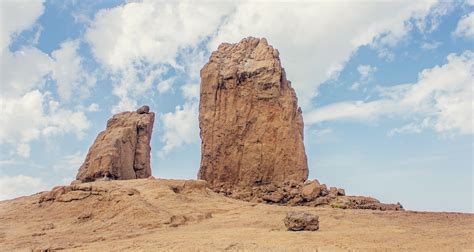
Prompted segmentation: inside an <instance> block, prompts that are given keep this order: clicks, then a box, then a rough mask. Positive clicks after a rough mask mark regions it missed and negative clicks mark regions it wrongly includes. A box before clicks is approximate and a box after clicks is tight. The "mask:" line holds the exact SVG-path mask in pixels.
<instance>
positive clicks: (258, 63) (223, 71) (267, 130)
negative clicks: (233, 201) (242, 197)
mask: <svg viewBox="0 0 474 252" xmlns="http://www.w3.org/2000/svg"><path fill="white" fill-rule="evenodd" d="M199 127H200V129H201V139H202V144H201V167H200V170H199V174H198V177H199V178H200V179H204V180H207V182H208V183H209V186H211V187H214V188H216V187H224V186H225V187H228V186H235V185H238V186H253V185H260V184H266V183H282V182H284V181H297V182H303V181H305V180H306V179H307V176H308V165H307V160H306V154H305V149H304V144H303V118H302V115H301V109H300V107H298V102H297V98H296V93H295V91H294V89H293V88H292V87H291V82H290V81H288V80H287V79H286V75H285V70H284V69H283V68H282V66H281V63H280V58H279V53H278V51H277V50H276V49H274V48H273V47H272V46H270V45H268V43H267V41H266V39H264V38H262V39H258V38H246V39H243V40H242V41H240V42H239V43H237V44H228V43H224V44H221V45H220V46H219V48H218V50H217V51H215V52H213V53H212V55H211V57H210V59H209V62H208V63H207V64H206V65H205V66H204V68H203V69H202V70H201V91H200V105H199Z"/></svg>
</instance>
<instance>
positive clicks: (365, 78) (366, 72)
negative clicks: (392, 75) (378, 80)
mask: <svg viewBox="0 0 474 252" xmlns="http://www.w3.org/2000/svg"><path fill="white" fill-rule="evenodd" d="M357 71H358V72H359V75H360V77H359V80H358V81H356V82H355V83H354V84H353V85H352V86H351V87H350V89H351V90H358V89H359V88H360V87H361V86H362V85H365V84H367V83H368V82H369V81H372V79H373V75H374V73H375V72H376V71H377V67H375V66H370V65H359V66H357Z"/></svg>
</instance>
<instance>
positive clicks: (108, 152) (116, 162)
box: [76, 106, 155, 182]
mask: <svg viewBox="0 0 474 252" xmlns="http://www.w3.org/2000/svg"><path fill="white" fill-rule="evenodd" d="M154 120H155V113H153V112H150V108H149V107H148V106H143V107H141V108H139V109H138V110H137V111H135V112H122V113H119V114H116V115H114V116H113V117H112V118H111V119H109V120H108V121H107V128H106V129H105V130H104V131H102V132H100V133H99V135H98V136H97V138H96V139H95V141H94V144H92V146H91V147H90V149H89V152H88V153H87V156H86V160H85V161H84V163H83V164H82V166H81V167H80V168H79V171H78V173H77V176H76V179H77V180H80V181H82V182H88V181H94V180H96V179H99V178H106V179H136V178H146V177H149V176H151V165H150V151H151V147H150V141H151V134H152V130H153V122H154Z"/></svg>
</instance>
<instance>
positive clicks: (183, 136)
mask: <svg viewBox="0 0 474 252" xmlns="http://www.w3.org/2000/svg"><path fill="white" fill-rule="evenodd" d="M198 108H199V105H198V103H197V102H187V103H185V104H184V105H183V106H177V107H176V108H175V111H174V113H173V112H170V113H166V114H163V115H162V116H161V118H160V119H161V121H162V123H163V128H164V133H163V135H162V141H163V142H164V144H165V145H164V146H163V148H162V149H161V150H160V152H159V155H160V156H163V155H166V154H168V153H169V152H170V151H171V150H173V149H175V148H178V147H181V146H182V145H184V144H192V143H196V142H197V141H199V125H198Z"/></svg>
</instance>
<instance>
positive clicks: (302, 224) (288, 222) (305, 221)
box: [283, 212, 319, 231]
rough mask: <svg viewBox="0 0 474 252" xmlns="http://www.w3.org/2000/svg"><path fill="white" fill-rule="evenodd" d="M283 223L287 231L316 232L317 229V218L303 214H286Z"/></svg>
mask: <svg viewBox="0 0 474 252" xmlns="http://www.w3.org/2000/svg"><path fill="white" fill-rule="evenodd" d="M283 222H284V223H285V226H286V228H287V229H288V230H289V231H316V230H318V229H319V216H317V215H314V214H310V213H305V212H288V213H287V214H286V217H285V219H283Z"/></svg>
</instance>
